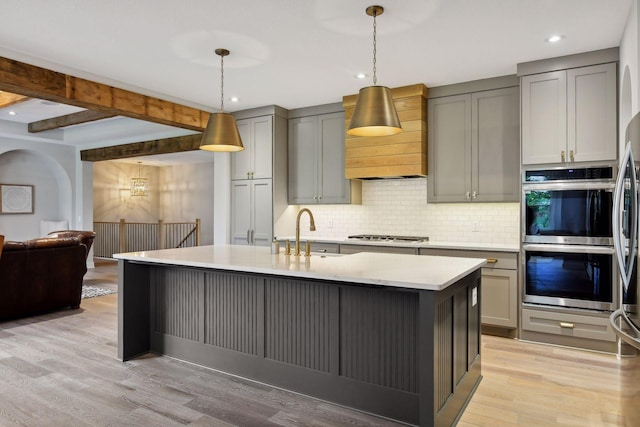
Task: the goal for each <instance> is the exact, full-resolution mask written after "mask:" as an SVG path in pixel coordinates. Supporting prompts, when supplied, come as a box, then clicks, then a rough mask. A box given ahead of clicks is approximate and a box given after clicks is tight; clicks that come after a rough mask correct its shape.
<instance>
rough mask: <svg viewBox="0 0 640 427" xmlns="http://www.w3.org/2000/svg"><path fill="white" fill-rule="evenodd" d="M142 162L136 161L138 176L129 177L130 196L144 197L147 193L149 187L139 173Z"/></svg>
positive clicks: (145, 179)
mask: <svg viewBox="0 0 640 427" xmlns="http://www.w3.org/2000/svg"><path fill="white" fill-rule="evenodd" d="M141 163H142V162H138V176H137V177H135V178H131V196H143V197H146V196H148V195H149V188H148V185H147V181H148V180H147V178H143V177H142V174H141V169H140V168H141V166H140V164H141Z"/></svg>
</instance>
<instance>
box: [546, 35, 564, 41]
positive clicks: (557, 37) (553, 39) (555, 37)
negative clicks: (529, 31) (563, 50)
mask: <svg viewBox="0 0 640 427" xmlns="http://www.w3.org/2000/svg"><path fill="white" fill-rule="evenodd" d="M563 38H564V36H561V35H559V34H554V35H553V36H551V37H549V38H548V39H547V42H549V43H558V42H559V41H560V40H562V39H563Z"/></svg>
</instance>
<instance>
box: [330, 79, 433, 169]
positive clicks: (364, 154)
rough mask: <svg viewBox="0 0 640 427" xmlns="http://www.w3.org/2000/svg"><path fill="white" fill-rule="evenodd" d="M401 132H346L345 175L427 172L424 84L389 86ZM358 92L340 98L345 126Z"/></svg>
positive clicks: (425, 96)
mask: <svg viewBox="0 0 640 427" xmlns="http://www.w3.org/2000/svg"><path fill="white" fill-rule="evenodd" d="M391 95H392V97H393V103H394V105H395V107H396V110H397V111H398V117H399V118H400V124H401V126H402V129H403V131H402V133H399V134H397V135H390V136H377V137H371V136H367V137H365V136H350V135H346V134H345V176H346V177H347V178H348V179H373V178H392V177H416V176H426V175H427V87H426V86H425V85H423V84H422V83H419V84H415V85H410V86H402V87H398V88H394V89H391ZM357 98H358V95H357V94H355V95H348V96H345V97H343V98H342V106H343V107H344V111H345V122H346V123H345V128H346V129H348V128H349V122H350V121H351V116H352V115H353V110H354V107H355V104H356V100H357Z"/></svg>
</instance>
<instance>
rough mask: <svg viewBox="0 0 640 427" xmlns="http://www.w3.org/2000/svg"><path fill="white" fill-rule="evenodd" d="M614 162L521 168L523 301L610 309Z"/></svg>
mask: <svg viewBox="0 0 640 427" xmlns="http://www.w3.org/2000/svg"><path fill="white" fill-rule="evenodd" d="M616 174H617V166H615V165H607V166H598V167H585V168H556V169H545V170H525V171H523V185H522V190H523V197H522V236H523V245H522V248H523V261H524V293H523V302H524V303H529V304H543V305H551V306H560V307H574V308H583V309H592V310H602V311H612V310H614V309H615V307H616V306H617V302H618V298H619V297H618V286H619V273H618V267H617V262H616V258H615V250H614V247H613V230H612V229H613V226H612V212H613V197H614V188H615V183H616V182H615V181H616Z"/></svg>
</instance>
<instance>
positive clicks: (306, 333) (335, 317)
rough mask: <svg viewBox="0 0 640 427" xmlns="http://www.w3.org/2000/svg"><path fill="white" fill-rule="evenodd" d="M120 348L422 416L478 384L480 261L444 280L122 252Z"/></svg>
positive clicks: (392, 413)
mask: <svg viewBox="0 0 640 427" xmlns="http://www.w3.org/2000/svg"><path fill="white" fill-rule="evenodd" d="M118 274H119V283H120V289H119V293H118V357H119V358H120V359H121V360H123V361H125V360H129V359H132V358H135V357H137V356H140V355H143V354H145V353H148V352H153V353H157V354H162V355H167V356H171V357H175V358H177V359H181V360H185V361H189V362H193V363H196V364H199V365H203V366H207V367H211V368H214V369H217V370H220V371H223V372H228V373H230V374H235V375H238V376H242V377H245V378H250V379H253V380H257V381H260V382H264V383H267V384H272V385H274V386H277V387H281V388H284V389H288V390H292V391H295V392H299V393H303V394H306V395H309V396H313V397H317V398H320V399H324V400H327V401H330V402H334V403H337V404H340V405H344V406H347V407H351V408H355V409H359V410H362V411H366V412H369V413H373V414H377V415H380V416H383V417H388V418H391V419H394V420H398V421H401V422H405V423H409V424H414V425H420V426H449V425H453V424H455V423H456V422H457V420H458V418H459V417H460V416H461V414H462V411H463V410H464V408H465V407H466V404H467V403H468V401H469V399H470V398H471V396H472V395H473V392H474V391H475V389H476V387H477V386H478V384H479V383H480V380H481V374H480V366H481V357H480V270H479V269H476V270H475V271H473V272H471V273H469V274H467V275H466V276H464V277H462V278H460V279H458V280H457V281H456V282H455V283H454V284H452V285H449V286H448V287H446V288H445V289H443V290H438V291H434V290H421V289H411V288H402V287H386V286H376V285H371V284H358V283H353V284H350V283H346V282H343V281H332V280H318V279H309V278H300V277H288V276H286V275H285V276H283V275H277V274H273V275H270V274H261V273H251V272H235V271H227V270H220V269H215V268H202V267H193V266H182V265H167V264H157V263H153V262H150V263H149V262H144V260H127V259H119V260H118Z"/></svg>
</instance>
